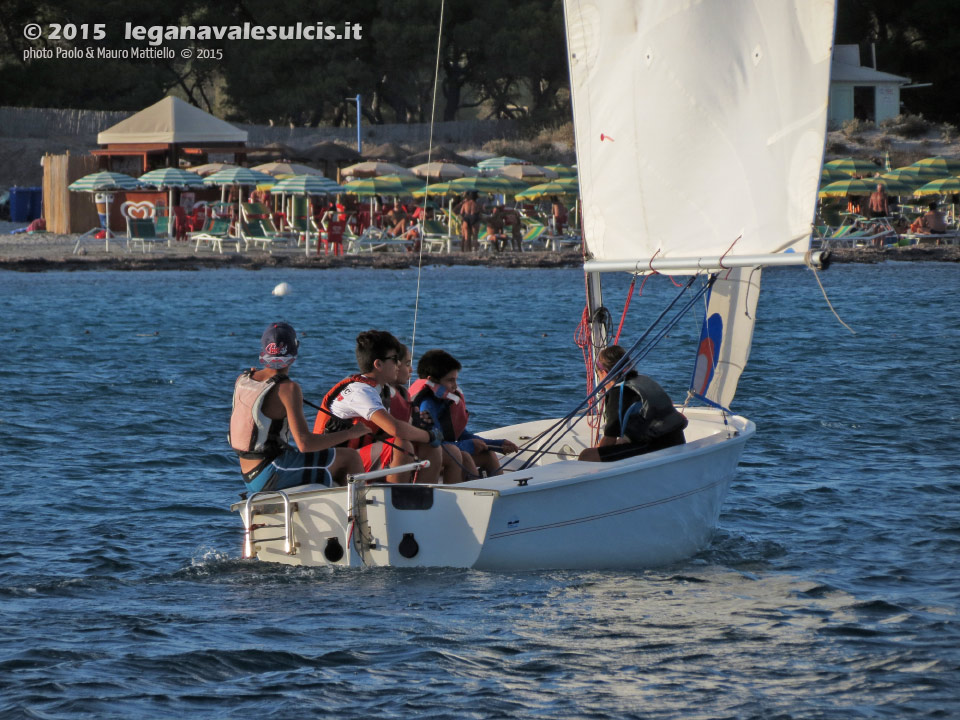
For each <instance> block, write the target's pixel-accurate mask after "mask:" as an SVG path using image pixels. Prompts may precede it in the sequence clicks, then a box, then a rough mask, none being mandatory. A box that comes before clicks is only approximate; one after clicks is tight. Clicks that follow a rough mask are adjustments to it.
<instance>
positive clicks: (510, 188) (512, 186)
mask: <svg viewBox="0 0 960 720" xmlns="http://www.w3.org/2000/svg"><path fill="white" fill-rule="evenodd" d="M487 180H488V181H489V184H490V185H491V186H492V187H495V188H496V190H492V191H488V192H496V193H499V194H501V195H516V194H517V193H518V192H521V191H523V190H526V189H527V188H528V187H530V183H527V182H524V181H523V180H517V179H516V178H512V177H507V176H506V175H488V176H487Z"/></svg>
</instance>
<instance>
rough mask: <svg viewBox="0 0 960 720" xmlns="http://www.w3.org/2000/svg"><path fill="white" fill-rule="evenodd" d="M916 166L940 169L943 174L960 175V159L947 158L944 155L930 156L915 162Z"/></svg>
mask: <svg viewBox="0 0 960 720" xmlns="http://www.w3.org/2000/svg"><path fill="white" fill-rule="evenodd" d="M913 165H914V167H927V168H932V169H934V170H937V171H940V172H941V174H942V175H944V176H946V175H960V160H957V159H955V158H945V157H943V156H942V155H937V156H936V157H928V158H924V159H923V160H918V161H917V162H915V163H914V164H913Z"/></svg>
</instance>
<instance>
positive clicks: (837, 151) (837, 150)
mask: <svg viewBox="0 0 960 720" xmlns="http://www.w3.org/2000/svg"><path fill="white" fill-rule="evenodd" d="M826 151H827V155H848V154H849V152H850V148H849V147H848V145H847V144H846V143H845V142H843V141H841V140H836V139H829V140H827V146H826Z"/></svg>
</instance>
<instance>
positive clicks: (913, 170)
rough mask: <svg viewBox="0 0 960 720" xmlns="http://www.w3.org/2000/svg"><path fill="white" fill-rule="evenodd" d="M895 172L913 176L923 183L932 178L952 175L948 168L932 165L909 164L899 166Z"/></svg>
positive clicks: (903, 175) (936, 178)
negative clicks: (943, 168) (942, 168)
mask: <svg viewBox="0 0 960 720" xmlns="http://www.w3.org/2000/svg"><path fill="white" fill-rule="evenodd" d="M893 172H896V173H899V174H900V176H901V177H910V178H913V179H914V180H915V181H917V183H919V184H921V185H922V184H924V183H928V182H930V181H931V180H939V179H940V178H945V177H950V173H949V172H947V171H946V170H940V169H938V168H936V167H932V166H930V165H907V166H906V167H901V168H897V169H896V170H894V171H893Z"/></svg>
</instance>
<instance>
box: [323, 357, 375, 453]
mask: <svg viewBox="0 0 960 720" xmlns="http://www.w3.org/2000/svg"><path fill="white" fill-rule="evenodd" d="M352 383H363V384H364V385H371V386H373V387H376V386H377V383H376V382H375V381H373V380H371V379H370V378H368V377H367V376H366V375H351V376H350V377H347V378H344V379H343V380H341V381H340V382H338V383H337V384H336V385H334V386H333V387H332V388H330V390H329V391H328V392H327V394H326V395H324V396H323V400H321V401H320V408H321V410H319V411H318V412H317V419H316V420H315V421H314V423H313V431H314V432H315V433H317V434H319V435H322V434H323V433H333V432H340V431H341V430H349V429H350V428H352V427H353V426H354V425H356V424H357V423H363V424H364V425H366V426H367V427H368V428H370V429H371V430H372V431H373V432H374V433H377V432H379V430H380V428H379V427H378V426H377V425H376V424H375V423H372V422H370V421H369V420H364V419H363V418H359V417H355V418H342V417H339V416H338V415H334V414H333V411H332V410H331V409H330V406H331V405H333V401H334V400H336V399H337V397H339V395H340V393H342V392H343V391H344V389H346V387H347V385H350V384H352ZM374 441H375V438H374V436H373V435H361V436H360V437H358V438H352V439H351V440H348V441H347V442H345V443H342V446H343V447H350V448H360V447H363V446H364V445H369V444H370V443H372V442H374Z"/></svg>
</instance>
